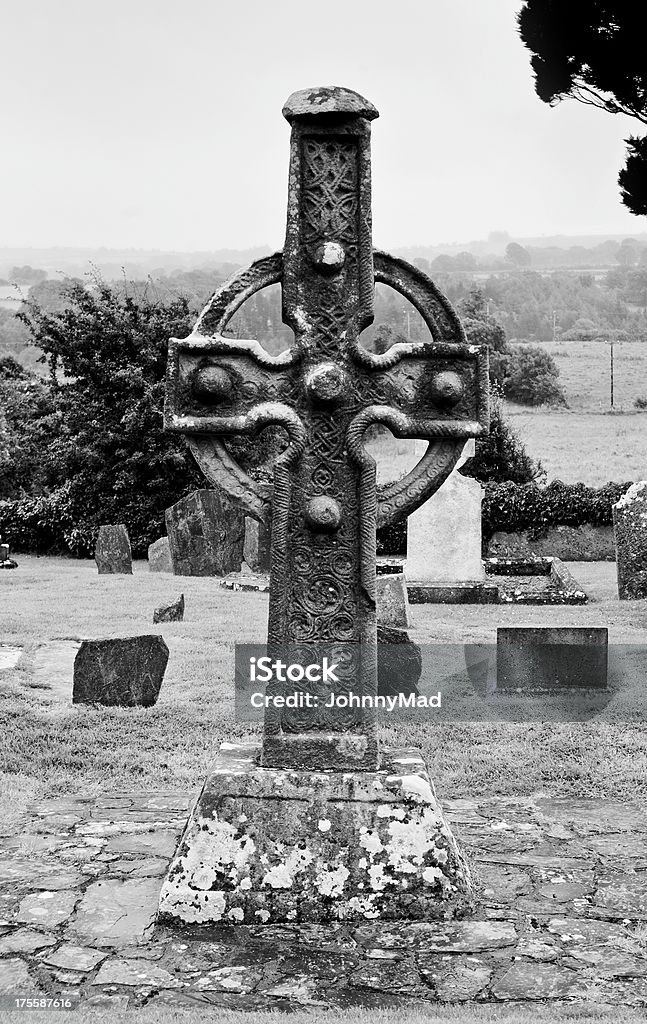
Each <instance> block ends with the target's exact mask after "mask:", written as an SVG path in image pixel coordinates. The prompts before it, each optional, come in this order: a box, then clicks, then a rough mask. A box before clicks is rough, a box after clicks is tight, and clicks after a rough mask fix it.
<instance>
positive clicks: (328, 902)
mask: <svg viewBox="0 0 647 1024" xmlns="http://www.w3.org/2000/svg"><path fill="white" fill-rule="evenodd" d="M256 755H257V747H256V745H255V744H223V747H222V748H221V751H220V754H219V757H218V761H217V763H216V765H215V766H214V770H213V772H212V773H211V775H210V776H209V778H208V779H207V781H206V783H205V785H204V788H203V790H202V792H201V794H200V796H199V797H198V800H197V802H196V804H195V806H194V808H193V811H192V812H191V816H190V819H189V822H188V824H187V827H186V829H185V831H184V833H183V835H182V837H181V839H180V842H179V845H178V849H177V851H176V853H175V857H174V858H173V860H172V862H171V865H170V867H169V870H168V873H167V876H166V879H165V881H164V885H163V888H162V893H161V896H160V905H159V919H160V920H166V921H175V922H180V923H186V924H194V923H195V924H209V923H212V924H223V923H231V924H236V923H243V922H244V923H246V924H258V923H275V922H283V921H295V922H301V921H317V922H324V921H340V920H362V919H373V918H385V919H403V918H404V919H412V920H416V919H417V920H433V919H445V918H448V917H452V916H455V915H462V914H464V913H465V912H467V911H468V910H469V909H470V906H471V881H470V874H469V869H468V866H467V863H466V861H465V860H464V858H463V856H462V854H461V853H460V851H459V849H458V847H457V845H456V842H455V840H454V837H453V835H452V833H451V831H450V829H449V827H448V825H447V823H446V822H445V820H444V817H443V813H442V809H441V807H440V804H439V803H438V801H437V799H436V796H435V793H434V791H433V788H432V786H431V783H430V781H429V778H428V776H427V773H426V771H425V768H424V764H423V762H422V760H421V758H420V755H419V754H418V753H417V751H412V750H405V751H390V752H389V751H386V752H385V754H384V758H383V767H382V768H381V769H380V770H379V771H375V772H350V771H349V772H316V771H300V770H295V769H277V768H270V769H268V768H259V767H258V765H257V760H256Z"/></svg>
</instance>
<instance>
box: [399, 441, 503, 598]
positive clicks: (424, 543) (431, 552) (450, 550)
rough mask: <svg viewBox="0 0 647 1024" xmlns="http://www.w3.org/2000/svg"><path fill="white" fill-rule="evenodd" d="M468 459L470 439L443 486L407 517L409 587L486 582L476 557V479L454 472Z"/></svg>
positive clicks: (471, 453) (478, 506)
mask: <svg viewBox="0 0 647 1024" xmlns="http://www.w3.org/2000/svg"><path fill="white" fill-rule="evenodd" d="M473 456H474V441H473V440H469V441H467V442H466V444H465V447H464V448H463V452H462V454H461V457H460V459H459V460H458V462H457V463H456V465H455V466H454V468H453V470H452V472H451V473H450V474H449V476H448V477H447V479H446V480H445V482H444V483H443V484H442V486H441V487H440V488H439V489H438V490H437V491H436V493H435V494H434V495H433V496H432V497H431V498H429V499H428V500H427V501H426V502H425V503H424V504H423V505H421V506H420V508H418V509H416V510H415V512H412V513H411V515H410V516H409V520H408V526H407V561H406V574H407V579H408V580H409V581H410V583H411V585H412V586H415V585H419V584H421V583H422V584H426V583H468V582H476V581H479V580H483V579H484V578H485V572H484V570H483V563H482V556H481V501H482V497H483V488H482V487H481V485H480V483H479V482H478V480H473V479H472V478H471V477H467V476H463V475H462V474H461V473H459V469H460V467H461V466H462V465H463V464H464V463H465V462H466V461H467V460H468V459H471V458H473Z"/></svg>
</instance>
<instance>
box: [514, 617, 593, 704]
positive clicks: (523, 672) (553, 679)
mask: <svg viewBox="0 0 647 1024" xmlns="http://www.w3.org/2000/svg"><path fill="white" fill-rule="evenodd" d="M607 671H608V630H607V629H606V628H605V627H592V626H586V627H579V626H555V627H547V626H539V627H534V628H533V627H522V626H517V627H500V628H499V629H497V648H496V678H497V683H496V689H497V691H506V690H512V691H520V690H530V691H532V690H535V691H539V690H543V691H545V690H556V689H562V688H579V689H606V687H607Z"/></svg>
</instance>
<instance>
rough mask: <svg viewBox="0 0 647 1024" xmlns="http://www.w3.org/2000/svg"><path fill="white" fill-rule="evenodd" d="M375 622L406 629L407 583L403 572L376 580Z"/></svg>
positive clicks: (407, 617) (407, 610) (407, 616)
mask: <svg viewBox="0 0 647 1024" xmlns="http://www.w3.org/2000/svg"><path fill="white" fill-rule="evenodd" d="M376 599H377V621H378V623H380V624H381V625H383V626H395V627H396V628H399V629H403V628H404V629H406V628H407V627H408V626H410V625H411V622H410V620H409V598H408V595H407V581H406V579H405V575H404V573H403V572H394V573H385V574H384V575H383V576H378V577H377V580H376Z"/></svg>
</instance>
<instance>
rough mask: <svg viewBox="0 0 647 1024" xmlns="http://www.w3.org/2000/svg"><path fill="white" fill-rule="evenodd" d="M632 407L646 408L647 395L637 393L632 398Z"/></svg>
mask: <svg viewBox="0 0 647 1024" xmlns="http://www.w3.org/2000/svg"><path fill="white" fill-rule="evenodd" d="M634 409H647V395H639V396H638V398H636V399H634Z"/></svg>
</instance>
